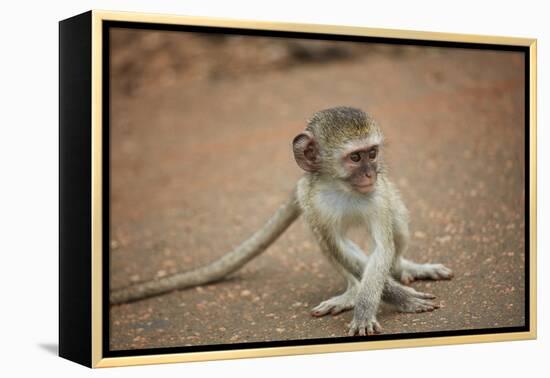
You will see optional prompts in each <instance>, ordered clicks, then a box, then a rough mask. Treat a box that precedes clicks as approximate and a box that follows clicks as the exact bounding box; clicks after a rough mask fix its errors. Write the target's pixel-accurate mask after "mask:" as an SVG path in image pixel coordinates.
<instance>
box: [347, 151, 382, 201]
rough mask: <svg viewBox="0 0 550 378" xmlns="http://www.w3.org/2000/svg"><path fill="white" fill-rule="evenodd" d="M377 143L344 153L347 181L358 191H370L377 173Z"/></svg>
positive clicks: (372, 188)
mask: <svg viewBox="0 0 550 378" xmlns="http://www.w3.org/2000/svg"><path fill="white" fill-rule="evenodd" d="M378 148H379V146H378V145H377V144H375V145H371V146H366V147H365V148H361V149H359V150H353V151H351V152H350V153H347V154H345V156H344V158H343V160H344V161H343V166H344V168H345V169H346V171H348V172H349V176H348V177H347V182H349V184H350V185H351V187H352V188H353V189H355V190H357V191H358V192H359V193H370V192H372V191H373V190H374V184H376V179H377V175H378V161H377V159H378Z"/></svg>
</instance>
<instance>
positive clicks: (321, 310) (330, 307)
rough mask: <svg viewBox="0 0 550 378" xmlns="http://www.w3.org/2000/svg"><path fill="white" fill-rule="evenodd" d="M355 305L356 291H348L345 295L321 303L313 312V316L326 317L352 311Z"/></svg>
mask: <svg viewBox="0 0 550 378" xmlns="http://www.w3.org/2000/svg"><path fill="white" fill-rule="evenodd" d="M354 305H355V291H353V290H348V291H346V292H345V293H344V294H341V295H338V296H336V297H332V298H330V299H328V300H326V301H323V302H321V303H320V304H319V305H318V306H317V307H315V308H314V309H313V310H311V315H312V316H316V317H319V316H324V315H326V314H328V313H330V314H332V315H336V314H339V313H341V312H344V311H348V310H351V309H352V308H353V306H354Z"/></svg>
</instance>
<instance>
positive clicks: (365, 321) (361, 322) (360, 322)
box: [348, 312, 382, 336]
mask: <svg viewBox="0 0 550 378" xmlns="http://www.w3.org/2000/svg"><path fill="white" fill-rule="evenodd" d="M380 332H382V327H380V324H379V323H378V321H377V320H376V316H370V317H368V318H365V317H357V312H356V313H355V314H354V316H353V320H352V321H351V323H350V324H349V332H348V335H349V336H355V335H359V336H365V335H374V334H376V333H380Z"/></svg>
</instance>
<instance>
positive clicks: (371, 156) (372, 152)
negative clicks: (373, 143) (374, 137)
mask: <svg viewBox="0 0 550 378" xmlns="http://www.w3.org/2000/svg"><path fill="white" fill-rule="evenodd" d="M377 153H378V151H377V150H376V148H373V149H372V150H370V151H369V159H371V160H374V159H376V155H377Z"/></svg>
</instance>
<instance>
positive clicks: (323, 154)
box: [293, 131, 382, 194]
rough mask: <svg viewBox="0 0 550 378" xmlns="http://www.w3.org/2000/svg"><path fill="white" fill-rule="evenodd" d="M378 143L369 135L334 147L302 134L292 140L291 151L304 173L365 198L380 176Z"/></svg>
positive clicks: (378, 137) (312, 136)
mask: <svg viewBox="0 0 550 378" xmlns="http://www.w3.org/2000/svg"><path fill="white" fill-rule="evenodd" d="M381 142H382V138H381V136H379V135H375V136H372V135H369V136H367V137H362V138H356V139H353V140H351V141H347V142H345V143H344V142H342V143H340V146H339V147H336V146H335V145H328V143H326V142H325V141H323V140H321V141H318V138H315V136H314V135H313V133H311V132H309V131H305V132H303V133H301V134H299V135H298V136H297V137H296V138H294V141H293V150H294V157H295V159H296V162H297V163H298V165H299V166H300V168H302V169H303V170H305V171H307V172H311V173H316V174H320V175H323V176H326V177H330V178H332V179H335V180H338V181H340V182H342V183H344V184H345V185H346V186H347V187H348V188H350V189H351V190H353V191H356V192H359V193H363V194H366V193H370V192H372V191H373V190H374V189H375V184H376V180H377V178H378V173H379V172H380V170H379V150H380V144H381Z"/></svg>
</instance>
